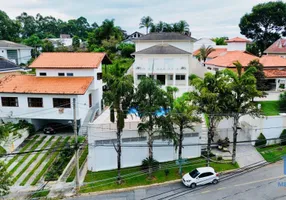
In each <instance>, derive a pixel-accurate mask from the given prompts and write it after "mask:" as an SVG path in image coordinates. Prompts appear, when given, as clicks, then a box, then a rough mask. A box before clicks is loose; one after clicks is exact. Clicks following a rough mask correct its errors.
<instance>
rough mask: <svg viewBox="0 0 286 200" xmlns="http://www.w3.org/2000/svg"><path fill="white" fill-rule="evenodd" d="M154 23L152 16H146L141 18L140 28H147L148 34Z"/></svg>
mask: <svg viewBox="0 0 286 200" xmlns="http://www.w3.org/2000/svg"><path fill="white" fill-rule="evenodd" d="M152 24H153V19H152V18H151V17H150V16H144V17H142V18H141V20H140V24H139V28H146V34H148V33H149V32H148V30H149V28H150V27H151V26H152Z"/></svg>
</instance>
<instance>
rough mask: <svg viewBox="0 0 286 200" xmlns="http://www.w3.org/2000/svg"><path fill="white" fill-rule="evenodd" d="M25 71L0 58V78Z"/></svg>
mask: <svg viewBox="0 0 286 200" xmlns="http://www.w3.org/2000/svg"><path fill="white" fill-rule="evenodd" d="M25 71H27V70H26V69H24V68H22V67H20V66H18V65H16V64H15V63H13V62H11V61H9V60H7V59H5V58H3V57H2V58H1V57H0V78H2V77H4V76H7V75H12V74H21V73H22V72H25Z"/></svg>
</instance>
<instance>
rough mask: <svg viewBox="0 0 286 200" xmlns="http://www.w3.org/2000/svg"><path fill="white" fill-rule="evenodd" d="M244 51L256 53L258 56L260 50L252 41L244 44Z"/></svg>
mask: <svg viewBox="0 0 286 200" xmlns="http://www.w3.org/2000/svg"><path fill="white" fill-rule="evenodd" d="M246 51H247V52H249V53H251V54H253V55H256V56H260V55H261V54H260V50H259V48H258V46H257V44H256V43H255V42H252V43H250V44H246Z"/></svg>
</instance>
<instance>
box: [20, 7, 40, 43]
mask: <svg viewBox="0 0 286 200" xmlns="http://www.w3.org/2000/svg"><path fill="white" fill-rule="evenodd" d="M16 19H17V21H18V22H19V23H20V24H21V36H22V38H28V37H30V36H32V35H33V34H35V33H37V31H38V24H37V21H36V19H35V18H34V17H33V16H31V15H28V14H27V13H26V12H23V13H22V14H21V15H20V16H18V17H16Z"/></svg>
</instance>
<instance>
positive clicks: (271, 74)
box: [263, 69, 286, 78]
mask: <svg viewBox="0 0 286 200" xmlns="http://www.w3.org/2000/svg"><path fill="white" fill-rule="evenodd" d="M263 71H264V74H265V77H266V78H285V77H286V70H279V69H274V70H272V69H271V70H269V69H268V70H263Z"/></svg>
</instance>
